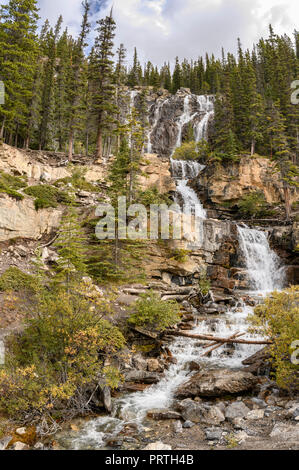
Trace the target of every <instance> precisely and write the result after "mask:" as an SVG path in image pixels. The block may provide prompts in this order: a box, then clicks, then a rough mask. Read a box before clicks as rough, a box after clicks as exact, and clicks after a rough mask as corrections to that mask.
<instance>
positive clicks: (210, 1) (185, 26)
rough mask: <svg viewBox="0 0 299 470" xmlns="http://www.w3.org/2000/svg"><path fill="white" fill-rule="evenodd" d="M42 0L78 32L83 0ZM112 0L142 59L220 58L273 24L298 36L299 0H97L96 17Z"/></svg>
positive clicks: (120, 31) (47, 12) (46, 14)
mask: <svg viewBox="0 0 299 470" xmlns="http://www.w3.org/2000/svg"><path fill="white" fill-rule="evenodd" d="M2 1H3V0H2ZM6 1H7V0H6ZM0 3H2V2H1V0H0ZM38 3H39V6H40V15H41V17H42V19H43V20H44V19H45V18H48V19H49V20H50V22H51V23H52V24H54V23H55V21H56V19H57V17H58V15H59V14H62V15H63V18H64V23H65V25H67V26H68V28H69V30H70V32H71V33H74V34H75V33H76V32H78V30H79V27H80V22H81V13H80V12H81V0H39V2H38ZM112 3H113V6H114V17H115V20H116V23H117V34H116V44H117V46H118V45H119V43H121V42H122V43H124V45H125V47H126V49H127V50H128V56H129V57H131V56H132V54H133V48H134V46H136V47H137V50H138V53H139V57H140V60H141V61H142V62H145V61H146V60H151V61H152V62H153V63H154V64H158V65H162V64H163V62H164V61H170V62H173V61H174V58H175V57H176V56H179V58H180V59H182V58H185V57H186V58H188V59H191V58H193V59H196V58H197V57H198V56H199V55H204V54H205V53H206V52H208V53H210V54H211V53H214V54H215V55H216V56H217V57H220V55H221V48H222V47H224V49H225V51H226V52H235V51H236V44H237V38H238V37H240V39H241V42H242V45H243V47H244V48H247V47H249V48H251V47H252V45H253V43H255V42H257V41H258V40H259V39H260V37H262V36H264V37H265V36H267V35H268V25H269V24H270V23H271V24H272V26H273V27H274V30H275V32H276V33H278V34H284V33H287V34H288V35H292V33H293V31H294V29H295V28H296V29H298V28H299V26H298V23H297V24H296V20H297V21H298V18H299V1H298V0H113V1H112V0H91V4H92V20H93V22H95V21H96V19H98V18H101V17H102V16H104V15H105V14H106V13H107V12H108V11H109V9H110V8H111V6H112Z"/></svg>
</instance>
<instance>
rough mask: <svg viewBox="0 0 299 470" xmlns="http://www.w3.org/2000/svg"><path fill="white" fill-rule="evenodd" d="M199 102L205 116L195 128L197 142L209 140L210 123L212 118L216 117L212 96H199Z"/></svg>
mask: <svg viewBox="0 0 299 470" xmlns="http://www.w3.org/2000/svg"><path fill="white" fill-rule="evenodd" d="M197 102H198V104H199V106H200V111H201V113H204V116H203V118H202V119H201V120H200V121H199V123H198V125H197V126H196V128H195V142H199V141H200V140H203V139H205V140H207V139H208V123H209V120H210V118H211V116H213V115H214V103H213V101H212V99H211V97H210V96H198V97H197Z"/></svg>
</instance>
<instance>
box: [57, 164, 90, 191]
mask: <svg viewBox="0 0 299 470" xmlns="http://www.w3.org/2000/svg"><path fill="white" fill-rule="evenodd" d="M85 174H86V170H85V169H84V168H73V170H72V176H67V177H66V178H63V179H60V180H57V181H56V183H55V186H56V187H59V186H60V185H61V184H64V185H66V184H69V183H70V184H71V185H72V186H73V188H75V189H78V190H81V191H88V192H91V193H92V192H98V190H99V188H98V186H96V185H95V184H93V183H90V182H88V181H86V178H85Z"/></svg>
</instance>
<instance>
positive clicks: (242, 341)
mask: <svg viewBox="0 0 299 470" xmlns="http://www.w3.org/2000/svg"><path fill="white" fill-rule="evenodd" d="M167 335H171V336H183V337H184V338H191V339H201V340H206V341H214V342H217V343H222V344H224V343H236V344H273V343H272V341H270V340H263V341H258V340H246V339H227V338H218V337H216V336H211V335H195V334H192V333H186V332H184V331H168V332H167Z"/></svg>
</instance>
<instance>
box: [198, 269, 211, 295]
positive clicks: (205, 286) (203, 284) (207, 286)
mask: <svg viewBox="0 0 299 470" xmlns="http://www.w3.org/2000/svg"><path fill="white" fill-rule="evenodd" d="M198 284H199V290H200V292H201V294H202V295H203V296H204V297H205V296H206V295H208V293H209V292H210V290H211V281H210V279H209V278H208V276H207V270H206V268H202V269H201V273H200V279H199V283H198Z"/></svg>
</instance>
